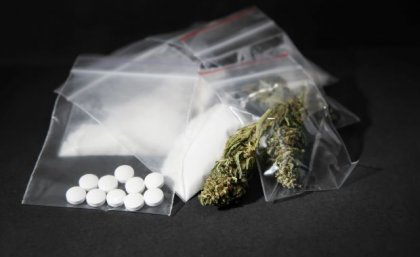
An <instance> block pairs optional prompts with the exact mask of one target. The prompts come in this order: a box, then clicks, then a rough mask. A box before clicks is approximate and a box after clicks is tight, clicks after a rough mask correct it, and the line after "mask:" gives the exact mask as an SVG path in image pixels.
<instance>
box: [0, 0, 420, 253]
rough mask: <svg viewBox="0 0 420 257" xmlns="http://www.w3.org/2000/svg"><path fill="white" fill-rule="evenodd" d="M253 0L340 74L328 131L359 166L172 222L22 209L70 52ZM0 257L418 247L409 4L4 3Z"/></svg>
mask: <svg viewBox="0 0 420 257" xmlns="http://www.w3.org/2000/svg"><path fill="white" fill-rule="evenodd" d="M254 4H256V5H257V6H258V7H259V8H261V9H262V10H263V11H264V12H266V13H267V14H268V15H269V16H270V17H272V18H273V19H274V20H275V21H276V22H277V23H278V24H279V25H280V26H281V27H282V28H283V29H285V30H286V31H287V32H288V34H289V35H290V36H291V38H292V39H293V40H294V42H295V43H296V45H297V46H298V47H299V48H300V49H301V50H302V52H303V54H304V55H306V56H308V57H309V58H310V59H311V60H313V61H314V62H315V63H317V64H319V65H320V66H321V67H323V68H325V69H326V70H328V71H330V72H331V73H332V74H333V75H335V76H337V77H338V78H339V79H340V81H339V82H338V83H337V84H336V85H333V86H331V87H329V88H328V89H327V92H328V93H329V94H330V95H332V96H334V97H335V98H336V99H338V100H339V101H341V102H342V103H344V104H345V105H346V106H348V107H349V108H350V109H351V110H352V111H354V112H355V113H357V114H358V115H359V116H360V117H361V118H362V122H361V123H360V124H358V125H354V126H351V127H349V128H345V129H342V130H340V133H342V135H343V137H344V139H345V140H346V142H348V145H349V148H350V150H351V152H352V155H353V157H354V158H358V157H360V165H359V166H358V167H357V168H356V169H355V171H354V173H353V174H352V175H351V177H350V178H349V180H348V182H347V183H346V184H345V185H344V186H343V188H342V189H340V190H338V191H330V192H322V193H312V194H307V195H304V196H302V197H298V198H295V199H292V200H288V201H283V202H277V203H275V204H270V203H265V202H264V200H263V198H262V193H261V187H260V185H259V182H258V181H257V180H254V182H253V184H252V187H253V191H252V193H250V194H249V195H248V196H247V198H246V199H244V203H243V205H241V206H238V207H236V208H231V209H227V210H218V209H217V208H212V207H209V208H203V207H201V206H200V205H199V204H198V202H197V200H196V198H194V199H192V200H191V201H189V202H188V203H187V204H186V205H185V206H184V207H183V208H182V209H181V210H180V211H179V212H178V213H177V214H176V215H175V216H173V217H163V216H156V215H136V214H127V213H103V212H99V211H92V210H77V209H64V208H51V207H37V206H23V205H21V204H20V201H21V199H22V196H23V193H24V190H25V187H26V184H27V182H28V179H29V177H30V174H31V171H32V168H33V166H34V164H35V161H36V158H37V155H38V153H39V151H40V150H41V146H42V143H43V141H44V138H45V135H46V133H47V130H48V125H49V119H50V116H51V111H52V107H53V103H54V99H55V95H54V94H53V93H52V90H53V89H54V88H56V87H57V86H58V85H60V84H61V83H62V82H63V81H64V80H65V79H66V76H67V74H68V71H69V68H70V67H71V65H72V62H73V61H74V59H75V58H76V56H77V55H79V54H82V53H100V54H106V53H109V52H111V51H112V50H114V49H116V48H119V47H121V46H123V45H125V44H128V43H130V42H132V41H136V40H139V39H141V38H143V37H145V36H148V35H152V34H158V33H163V32H169V31H173V30H177V29H182V28H183V27H186V26H189V25H190V24H191V23H192V22H195V21H206V20H211V19H215V18H219V17H222V16H225V15H227V14H229V13H231V12H233V11H236V10H238V9H240V8H242V7H247V6H250V5H254ZM0 14H1V15H0V29H1V30H0V33H1V34H0V37H1V41H0V85H1V87H0V94H1V95H0V96H1V98H0V100H1V101H0V107H1V111H2V115H1V118H0V119H1V120H0V121H1V126H0V132H1V134H0V135H1V136H2V139H3V140H2V142H1V144H0V151H1V152H0V153H1V155H0V156H1V161H0V183H1V189H0V207H1V210H0V215H1V216H0V255H1V256H63V255H68V256H99V255H101V256H124V255H131V256H146V255H149V256H224V255H230V256H415V255H418V252H419V250H420V247H419V244H418V241H417V240H416V235H417V234H418V231H419V228H420V222H419V217H420V212H419V205H420V197H419V194H420V189H419V186H420V185H419V182H420V172H419V168H420V165H418V161H417V158H418V157H419V153H420V151H419V150H420V149H419V148H420V144H419V143H420V142H419V136H418V135H419V131H420V126H419V125H420V124H419V119H418V117H419V111H420V103H419V100H418V95H419V94H418V92H419V90H417V88H418V87H419V86H420V64H419V63H420V62H419V61H418V60H419V58H420V47H419V40H418V34H419V32H420V30H419V24H418V17H417V16H418V11H417V10H416V8H415V7H414V5H413V4H411V5H410V4H408V3H405V2H403V1H395V2H389V1H381V2H378V3H369V2H367V1H364V2H356V1H346V2H341V1H326V0H324V1H322V0H318V1H306V2H305V1H227V0H225V1H194V2H183V1H161V0H154V1H149V0H148V1H142V0H138V1H104V0H103V1H55V2H50V3H47V2H44V1H27V2H21V1H15V2H13V3H8V4H4V3H3V4H2V5H1V7H0Z"/></svg>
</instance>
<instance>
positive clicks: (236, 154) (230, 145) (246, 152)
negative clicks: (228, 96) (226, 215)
mask: <svg viewBox="0 0 420 257" xmlns="http://www.w3.org/2000/svg"><path fill="white" fill-rule="evenodd" d="M270 112H271V110H267V112H266V113H265V114H264V115H263V116H262V117H261V118H260V120H259V121H258V122H256V123H252V124H250V125H248V126H246V127H243V128H241V129H239V130H237V131H236V132H235V133H234V134H233V135H232V136H230V137H229V139H228V141H227V142H226V146H225V150H224V153H223V157H222V158H221V159H220V160H218V161H217V162H216V164H215V166H214V167H213V169H212V170H211V173H210V176H209V177H208V178H207V179H206V181H205V183H204V186H203V190H202V191H201V193H200V195H199V196H198V199H199V200H200V203H201V204H202V205H216V206H224V205H228V204H230V203H231V202H233V201H234V200H236V199H238V198H240V197H242V196H243V195H244V194H245V192H246V189H247V187H248V178H249V175H250V174H249V171H250V170H251V169H252V167H253V165H254V163H255V158H256V152H257V149H258V145H259V138H260V136H261V133H262V131H263V130H264V129H265V128H264V127H263V124H264V120H265V119H266V118H267V117H268V115H269V114H270Z"/></svg>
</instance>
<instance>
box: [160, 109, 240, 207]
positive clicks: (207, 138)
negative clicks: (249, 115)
mask: <svg viewBox="0 0 420 257" xmlns="http://www.w3.org/2000/svg"><path fill="white" fill-rule="evenodd" d="M240 127H241V123H240V122H239V119H238V118H237V117H235V115H234V114H233V113H232V112H231V110H229V108H228V107H227V106H225V105H223V104H217V105H215V106H213V107H212V108H210V109H208V110H207V111H205V112H204V113H202V114H200V115H198V116H197V117H195V118H194V119H192V120H191V122H190V123H189V124H188V127H187V129H186V133H185V135H183V136H182V137H180V138H179V139H178V140H177V142H176V143H175V145H174V147H173V148H172V150H171V151H170V152H169V155H168V157H167V158H166V160H165V162H164V164H163V166H162V169H161V170H162V173H163V174H164V175H165V176H167V177H169V178H170V179H171V180H172V182H173V183H174V186H175V192H176V193H177V195H178V196H179V197H180V198H181V199H182V200H183V201H188V200H189V199H190V198H191V197H193V196H194V195H195V194H196V193H197V192H198V191H199V190H200V189H201V187H202V184H203V182H204V179H205V178H206V177H207V176H208V174H209V173H210V171H211V169H212V168H213V166H214V164H215V162H216V160H218V159H219V158H220V157H221V156H222V154H223V149H224V146H225V143H226V140H227V139H228V136H229V135H230V134H232V133H233V132H235V131H236V130H237V129H238V128H240Z"/></svg>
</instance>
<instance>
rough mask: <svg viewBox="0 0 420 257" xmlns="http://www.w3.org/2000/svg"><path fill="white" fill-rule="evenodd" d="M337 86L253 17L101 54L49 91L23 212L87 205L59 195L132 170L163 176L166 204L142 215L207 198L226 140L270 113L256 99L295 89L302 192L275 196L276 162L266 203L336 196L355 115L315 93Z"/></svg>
mask: <svg viewBox="0 0 420 257" xmlns="http://www.w3.org/2000/svg"><path fill="white" fill-rule="evenodd" d="M332 81H334V79H333V78H332V77H331V76H330V75H329V74H328V73H326V72H325V71H323V70H322V69H320V68H319V67H317V66H315V65H314V64H313V63H311V62H310V61H308V60H307V59H305V58H304V57H303V55H302V54H301V53H300V52H299V51H298V50H297V48H296V47H295V46H294V44H293V43H292V41H291V40H290V38H289V37H288V36H287V34H286V33H285V32H284V31H283V30H282V29H281V28H280V27H278V26H277V25H276V24H275V22H273V21H272V20H271V19H270V18H268V17H267V16H266V15H265V14H264V13H262V12H261V11H260V10H258V9H257V8H249V9H245V10H242V11H240V12H237V13H234V14H232V15H230V16H228V17H225V18H222V19H219V20H216V21H212V22H209V23H205V24H198V25H195V26H193V27H192V28H189V29H186V30H184V31H181V32H176V33H171V34H166V35H158V36H152V37H149V38H146V39H144V40H141V41H139V42H136V43H134V44H131V45H129V46H127V47H124V48H122V49H120V50H117V51H115V52H114V53H112V54H111V55H108V56H81V57H79V58H78V59H77V60H76V62H75V64H74V65H73V67H72V69H71V71H70V75H69V77H68V79H67V80H66V82H65V83H64V84H63V85H62V86H61V87H59V88H58V89H57V90H56V92H57V94H58V97H57V101H56V103H55V107H54V111H53V114H52V119H51V124H50V128H49V131H48V134H47V137H46V140H45V143H44V146H43V148H42V151H41V154H40V156H39V158H38V161H37V163H36V166H35V168H34V171H33V173H32V176H31V178H30V181H29V184H28V187H27V190H26V193H25V195H24V198H23V203H24V204H34V205H48V206H61V207H77V208H94V207H91V206H89V205H87V204H80V205H72V204H69V203H67V202H66V199H65V194H66V190H67V189H68V188H69V187H71V185H73V184H75V183H77V180H78V178H79V177H80V176H81V175H83V174H86V173H95V174H97V175H99V176H101V175H105V174H110V173H113V170H114V169H115V167H117V166H119V165H121V164H129V165H131V166H132V167H133V168H134V169H135V171H136V175H137V176H141V177H144V176H146V175H147V174H148V173H150V172H159V173H161V174H163V175H164V177H165V186H164V187H163V188H162V189H163V192H164V201H163V203H162V204H160V205H159V206H156V207H150V206H145V207H143V208H141V209H140V210H138V212H144V213H154V214H164V215H171V213H172V212H173V211H172V210H173V203H174V199H175V195H177V196H178V197H179V198H180V199H182V200H183V201H184V202H186V201H188V200H189V199H191V198H192V197H193V196H195V195H196V194H197V193H198V192H199V191H200V190H201V189H202V186H203V183H204V181H205V179H206V178H207V177H208V176H209V174H210V172H211V170H212V168H213V166H214V165H215V163H216V161H217V160H218V159H219V158H220V157H221V156H222V154H223V150H224V147H225V144H226V141H227V140H228V138H229V136H231V135H232V134H233V133H235V131H237V130H238V129H240V128H242V127H244V126H246V125H248V124H250V123H252V122H255V121H256V120H258V119H259V118H260V117H261V116H262V115H263V113H264V112H265V111H266V110H267V109H268V108H269V107H270V106H269V105H268V104H267V103H261V102H259V101H258V99H260V98H261V97H265V98H266V99H271V98H273V96H275V99H277V100H278V101H287V98H290V97H291V96H292V95H298V94H303V93H302V92H304V95H305V96H304V100H303V101H304V105H305V108H306V109H307V110H308V115H307V118H306V119H305V133H306V134H307V135H308V136H307V137H308V144H307V146H306V148H307V150H306V151H305V157H304V158H303V159H302V163H301V165H300V168H299V169H300V171H299V174H300V178H299V180H301V186H300V187H299V188H298V189H288V188H284V187H282V186H281V185H279V184H278V183H276V180H275V178H274V176H273V172H272V171H273V170H274V169H275V167H274V168H273V164H267V163H264V161H259V162H258V170H259V172H260V178H261V182H262V184H263V189H264V195H265V198H266V200H267V201H273V200H276V199H282V198H285V197H290V196H293V195H296V194H299V193H301V192H304V191H316V190H329V189H336V188H339V187H340V186H341V185H342V184H343V183H344V181H345V179H346V178H347V177H348V175H349V174H350V173H351V171H352V169H353V167H354V165H355V163H354V162H351V160H350V157H349V155H348V153H347V150H346V147H345V145H344V144H343V142H342V139H341V138H340V136H339V135H338V133H337V132H336V128H338V127H343V126H346V125H349V124H352V123H354V122H358V118H357V116H355V115H354V114H352V113H351V112H350V111H348V110H347V109H345V108H344V107H343V106H341V105H340V104H339V103H337V102H336V101H333V100H331V99H329V98H327V97H326V95H325V93H324V92H323V90H322V86H324V85H326V84H328V83H331V82H332ZM279 92H280V93H279ZM331 110H332V111H333V112H334V114H335V115H334V119H332V118H331ZM262 143H263V142H262ZM274 166H275V165H274ZM249 190H252V189H249ZM97 208H99V209H102V210H120V211H122V210H124V208H123V207H118V208H115V207H109V206H105V205H104V206H101V207H97Z"/></svg>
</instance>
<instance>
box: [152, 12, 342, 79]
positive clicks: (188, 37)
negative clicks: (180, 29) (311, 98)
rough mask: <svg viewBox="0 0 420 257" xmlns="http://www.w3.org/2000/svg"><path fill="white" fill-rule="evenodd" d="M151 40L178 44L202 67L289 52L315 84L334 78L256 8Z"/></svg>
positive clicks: (212, 66) (220, 65) (218, 65)
mask: <svg viewBox="0 0 420 257" xmlns="http://www.w3.org/2000/svg"><path fill="white" fill-rule="evenodd" d="M149 39H150V40H156V41H158V42H166V43H168V44H172V45H179V46H181V47H183V48H185V49H186V51H185V52H187V53H191V55H193V56H195V57H196V58H197V59H198V60H200V61H201V63H202V64H203V66H204V68H214V67H222V66H226V65H231V64H238V63H241V62H248V61H253V60H257V59H259V58H264V57H269V56H276V55H278V54H280V53H282V52H288V53H289V54H290V55H292V56H293V57H294V58H295V60H297V61H298V62H299V64H301V65H302V66H303V67H304V68H305V69H306V70H307V71H308V73H309V74H310V75H311V77H312V78H313V79H314V80H315V81H316V82H317V83H318V85H321V86H323V85H326V84H329V83H332V82H334V81H335V79H334V78H333V77H332V76H331V75H329V74H328V73H326V72H325V71H323V70H322V69H321V68H319V67H317V66H316V65H315V64H313V63H311V62H310V61H308V60H307V59H306V58H305V57H304V56H303V55H302V54H301V53H300V52H299V50H298V49H297V48H296V46H295V45H294V44H293V42H292V41H291V39H290V38H289V36H288V35H287V34H286V33H285V32H284V31H283V30H282V29H281V28H280V27H279V26H277V24H276V23H275V22H274V21H273V20H271V19H270V18H269V17H268V16H267V15H265V14H264V13H263V12H262V11H261V10H259V9H258V8H256V7H251V8H247V9H243V10H241V11H238V12H236V13H233V14H231V15H229V16H227V17H224V18H221V19H218V20H215V21H212V22H209V23H207V24H204V25H202V26H198V25H197V26H195V28H193V29H190V31H188V32H186V33H184V34H171V35H164V36H152V37H150V38H149Z"/></svg>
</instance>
